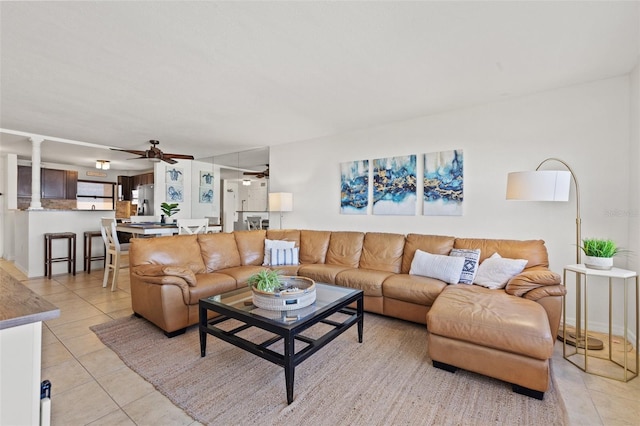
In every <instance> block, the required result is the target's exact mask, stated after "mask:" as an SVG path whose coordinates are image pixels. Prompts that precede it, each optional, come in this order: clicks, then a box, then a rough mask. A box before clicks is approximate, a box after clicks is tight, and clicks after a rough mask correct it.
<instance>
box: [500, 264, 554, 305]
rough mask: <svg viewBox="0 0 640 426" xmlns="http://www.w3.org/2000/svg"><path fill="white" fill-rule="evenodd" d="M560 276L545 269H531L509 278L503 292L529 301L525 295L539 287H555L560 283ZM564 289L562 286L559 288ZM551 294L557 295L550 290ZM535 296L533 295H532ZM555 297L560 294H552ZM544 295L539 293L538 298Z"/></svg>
mask: <svg viewBox="0 0 640 426" xmlns="http://www.w3.org/2000/svg"><path fill="white" fill-rule="evenodd" d="M561 282H562V281H561V279H560V275H558V274H556V273H555V272H553V271H550V270H549V269H547V268H532V269H529V270H526V271H523V272H522V273H520V274H519V275H516V276H515V277H513V278H511V279H510V280H509V282H508V283H507V286H506V287H505V291H506V292H507V293H508V294H511V295H513V296H520V297H525V298H527V299H531V297H528V296H527V294H528V293H529V292H531V291H533V290H536V289H538V288H541V287H549V286H551V287H555V286H558V285H559V284H560V283H561ZM560 287H562V288H564V287H563V286H560ZM552 292H553V293H557V292H558V290H552ZM563 294H564V293H563ZM534 295H535V293H534ZM546 295H549V294H546ZM553 295H557V296H561V295H562V294H553ZM544 296H545V294H543V293H540V296H539V297H537V298H536V299H531V300H537V299H539V298H540V297H544Z"/></svg>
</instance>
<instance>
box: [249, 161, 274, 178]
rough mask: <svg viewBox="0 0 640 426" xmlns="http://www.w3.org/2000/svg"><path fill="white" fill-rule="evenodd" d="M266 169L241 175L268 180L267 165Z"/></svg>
mask: <svg viewBox="0 0 640 426" xmlns="http://www.w3.org/2000/svg"><path fill="white" fill-rule="evenodd" d="M266 166H267V168H266V169H265V170H264V171H262V172H244V173H243V175H247V176H255V177H257V178H258V179H262V178H265V177H266V178H269V165H268V164H266Z"/></svg>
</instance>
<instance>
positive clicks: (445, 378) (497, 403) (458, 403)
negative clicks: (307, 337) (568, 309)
mask: <svg viewBox="0 0 640 426" xmlns="http://www.w3.org/2000/svg"><path fill="white" fill-rule="evenodd" d="M364 324H365V325H364V341H363V343H358V339H357V330H356V328H355V327H352V329H350V330H348V331H347V332H346V333H344V334H342V335H341V336H340V337H338V338H337V339H336V340H334V341H333V342H331V343H329V344H328V345H327V346H325V347H324V348H322V349H321V350H320V351H319V352H317V353H316V354H314V355H313V356H311V357H310V358H309V359H307V360H306V361H304V362H303V363H302V364H300V365H299V366H298V367H296V371H295V387H294V401H293V402H292V403H291V404H290V405H287V402H286V391H285V381H284V370H283V369H282V368H281V367H279V366H277V365H275V364H272V363H270V362H268V361H265V360H263V359H262V358H258V357H257V356H254V355H252V354H250V353H248V352H245V351H243V350H241V349H239V348H236V347H235V346H232V345H230V344H228V343H226V342H223V341H221V340H218V339H216V338H214V337H212V336H208V337H207V339H208V340H207V355H206V357H204V358H201V357H200V344H199V339H198V337H199V336H198V334H199V333H198V329H197V327H191V328H189V329H188V330H187V332H186V333H185V334H184V335H181V336H177V337H174V338H172V339H168V338H166V337H165V336H164V334H163V333H162V332H161V331H160V330H159V329H158V328H157V327H155V326H154V325H152V324H151V323H149V322H147V321H146V320H144V319H142V318H136V317H133V316H132V317H126V318H120V319H117V320H114V321H111V322H109V323H105V324H100V325H97V326H93V327H92V328H91V329H92V330H93V331H94V332H95V333H96V334H97V335H98V337H99V338H100V339H101V340H102V341H103V342H104V343H105V345H107V346H108V347H109V348H111V349H112V350H113V351H114V352H115V353H117V354H118V355H119V356H120V358H121V359H122V360H123V361H124V362H125V364H127V365H128V366H129V367H130V368H131V369H133V370H134V371H135V372H136V373H138V374H139V375H141V376H142V377H143V378H144V379H145V380H147V381H148V382H150V383H151V384H153V386H155V387H156V389H158V390H159V391H160V392H161V393H162V394H164V395H166V396H167V397H168V398H169V399H170V400H171V401H172V402H173V403H174V404H175V405H177V406H178V407H180V408H182V409H183V410H184V411H185V412H186V413H188V414H189V415H190V416H191V417H193V418H194V419H195V420H197V421H199V422H201V423H203V424H207V425H249V424H263V425H265V424H266V425H268V424H293V425H299V424H313V425H391V424H393V425H398V424H404V425H409V424H422V425H506V424H508V425H562V424H567V415H566V410H565V408H564V403H563V402H562V399H561V398H560V395H559V394H558V389H557V387H556V386H555V383H552V386H551V388H550V390H549V391H547V392H546V394H545V396H544V400H543V401H539V400H536V399H532V398H528V397H525V396H522V395H519V394H516V393H514V392H512V391H511V386H510V385H509V384H507V383H504V382H501V381H499V380H494V379H491V378H488V377H484V376H481V375H478V374H474V373H470V372H466V371H462V370H458V371H457V372H456V373H455V374H452V373H449V372H446V371H443V370H439V369H437V368H434V367H432V365H431V360H430V359H429V358H428V356H427V348H426V342H427V331H426V329H425V326H424V325H418V324H413V323H409V322H405V321H401V320H397V319H393V318H386V317H382V316H379V315H374V314H366V316H365V322H364ZM319 326H320V327H322V326H323V325H319ZM251 330H253V329H251ZM322 331H323V330H321V329H317V330H311V331H309V333H310V334H314V333H321V332H322ZM248 333H249V334H250V333H253V335H248V336H247V337H248V338H252V339H253V338H255V339H256V340H259V339H261V338H262V337H263V336H262V335H261V333H264V332H262V331H250V332H248ZM296 350H298V348H296Z"/></svg>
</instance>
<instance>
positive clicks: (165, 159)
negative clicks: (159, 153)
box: [162, 155, 177, 164]
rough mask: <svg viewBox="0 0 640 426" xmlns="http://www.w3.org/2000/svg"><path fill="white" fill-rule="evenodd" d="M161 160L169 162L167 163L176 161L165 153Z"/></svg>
mask: <svg viewBox="0 0 640 426" xmlns="http://www.w3.org/2000/svg"><path fill="white" fill-rule="evenodd" d="M162 161H164V162H166V163H169V164H176V163H177V161H176V160H174V159H172V158H167V156H166V155H165V156H164V157H162Z"/></svg>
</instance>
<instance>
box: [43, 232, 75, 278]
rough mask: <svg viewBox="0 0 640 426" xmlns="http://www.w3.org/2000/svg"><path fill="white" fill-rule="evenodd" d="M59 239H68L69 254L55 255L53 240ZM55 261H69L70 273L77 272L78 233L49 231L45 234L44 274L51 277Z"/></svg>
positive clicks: (68, 268) (68, 269)
mask: <svg viewBox="0 0 640 426" xmlns="http://www.w3.org/2000/svg"><path fill="white" fill-rule="evenodd" d="M57 239H66V240H67V255H66V256H64V257H53V254H52V252H51V242H52V241H53V240H57ZM55 262H68V265H67V271H68V273H73V275H75V274H76V234H75V233H73V232H48V233H46V234H44V274H45V275H46V276H47V277H48V278H51V265H52V264H53V263H55Z"/></svg>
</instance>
